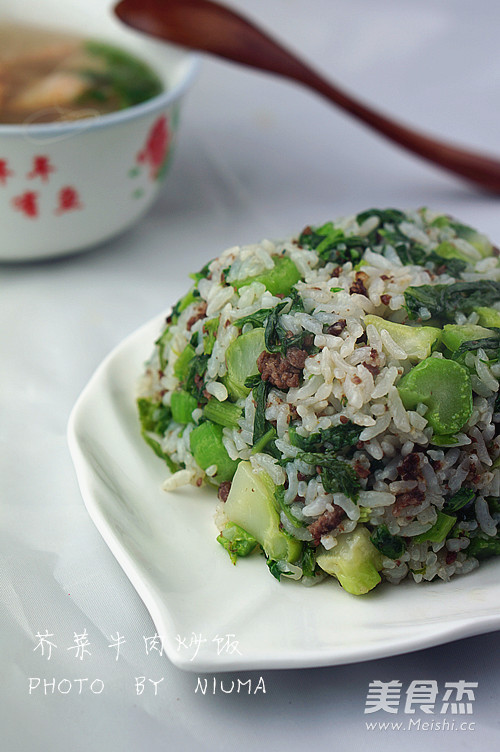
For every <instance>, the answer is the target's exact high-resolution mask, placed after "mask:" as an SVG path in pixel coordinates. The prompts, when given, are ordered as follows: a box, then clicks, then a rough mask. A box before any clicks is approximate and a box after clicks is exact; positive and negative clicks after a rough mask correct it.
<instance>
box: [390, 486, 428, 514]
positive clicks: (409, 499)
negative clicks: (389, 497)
mask: <svg viewBox="0 0 500 752" xmlns="http://www.w3.org/2000/svg"><path fill="white" fill-rule="evenodd" d="M424 498H425V494H424V492H423V491H420V490H419V489H418V488H415V489H414V490H413V491H407V492H406V493H402V494H399V496H398V497H397V498H396V501H395V502H394V504H393V505H392V513H393V515H394V517H402V516H404V515H405V514H406V512H405V510H406V508H407V507H416V506H418V504H421V503H422V501H423V500H424ZM411 514H413V512H412V511H411V510H408V515H411Z"/></svg>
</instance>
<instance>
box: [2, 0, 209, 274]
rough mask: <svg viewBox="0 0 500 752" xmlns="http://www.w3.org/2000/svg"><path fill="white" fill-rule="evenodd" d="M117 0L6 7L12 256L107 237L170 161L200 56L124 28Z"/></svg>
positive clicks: (8, 242) (6, 196)
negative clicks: (115, 12) (114, 7)
mask: <svg viewBox="0 0 500 752" xmlns="http://www.w3.org/2000/svg"><path fill="white" fill-rule="evenodd" d="M112 5H113V3H112V2H105V3H103V2H102V0H73V2H72V3H71V7H68V6H69V4H61V3H60V2H58V0H39V2H38V3H37V4H36V6H33V4H32V2H31V0H17V2H16V4H15V7H11V8H9V9H8V10H7V9H2V10H0V222H1V226H2V234H1V238H0V259H2V260H4V261H5V260H29V259H36V258H44V257H55V256H58V255H62V254H68V253H73V252H77V251H80V250H83V249H85V248H89V247H91V246H94V245H96V244H98V243H101V242H103V241H105V240H106V239H108V238H111V237H112V236H114V235H116V234H117V233H119V232H122V231H123V230H125V229H126V228H127V227H129V226H130V225H132V224H133V223H134V222H136V221H137V220H138V219H139V218H140V217H141V216H142V215H143V214H144V213H145V212H146V211H147V209H148V208H149V207H150V206H151V204H152V202H153V201H154V199H155V197H156V196H157V194H158V191H159V189H160V186H161V184H162V181H163V179H164V178H165V176H166V174H167V172H168V168H169V165H170V162H171V159H172V154H173V150H174V147H175V141H176V138H177V133H178V128H179V112H180V106H181V103H182V99H183V96H184V94H185V92H186V91H187V89H188V88H189V85H190V83H191V82H192V80H193V77H194V75H195V72H196V69H197V65H198V62H197V59H196V57H195V56H193V55H192V54H188V53H185V52H183V51H181V50H180V49H178V48H175V47H172V46H169V45H166V44H163V43H160V42H157V41H155V40H153V39H150V38H149V37H146V36H144V35H141V34H138V33H136V32H134V31H132V30H130V29H128V28H125V27H124V26H122V25H121V24H120V22H119V21H118V20H117V19H115V18H114V16H113V13H112ZM47 18H50V26H48V25H47ZM27 19H29V21H27ZM82 30H84V32H85V33H84V35H83V34H82Z"/></svg>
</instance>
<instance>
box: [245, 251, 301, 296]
mask: <svg viewBox="0 0 500 752" xmlns="http://www.w3.org/2000/svg"><path fill="white" fill-rule="evenodd" d="M299 279H300V272H299V270H298V269H297V267H296V266H295V264H294V263H293V261H292V260H291V259H289V258H288V257H287V256H277V257H276V258H275V259H274V267H273V268H272V269H269V270H268V271H265V272H262V274H258V275H257V276H256V277H248V278H247V279H243V280H238V281H237V282H234V283H233V284H234V287H236V289H237V290H239V288H240V287H243V286H244V285H249V284H250V283H251V282H261V283H262V284H263V285H265V287H266V290H269V292H270V293H271V294H272V295H286V294H287V293H289V292H290V290H291V288H292V287H293V286H294V285H295V284H296V283H297V282H298V281H299Z"/></svg>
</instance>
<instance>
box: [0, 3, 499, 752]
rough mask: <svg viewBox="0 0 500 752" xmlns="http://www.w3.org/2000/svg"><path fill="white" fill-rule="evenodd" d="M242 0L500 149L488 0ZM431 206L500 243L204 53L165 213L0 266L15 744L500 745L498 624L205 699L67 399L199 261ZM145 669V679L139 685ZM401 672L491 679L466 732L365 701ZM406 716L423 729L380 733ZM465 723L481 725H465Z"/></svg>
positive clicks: (460, 136) (7, 660) (342, 75)
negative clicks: (100, 499)
mask: <svg viewBox="0 0 500 752" xmlns="http://www.w3.org/2000/svg"><path fill="white" fill-rule="evenodd" d="M61 2H62V0H61ZM233 5H237V6H238V7H240V9H243V8H244V9H245V10H246V12H247V13H248V14H251V15H252V16H253V17H254V18H256V19H258V20H259V21H260V22H261V23H262V24H264V25H267V26H268V28H271V29H277V30H279V35H280V36H281V38H282V39H283V40H284V41H286V42H288V44H290V45H292V46H294V47H295V48H296V49H300V50H301V51H302V54H303V56H304V57H306V58H308V59H309V60H311V61H312V62H314V63H315V65H316V66H317V67H318V68H320V69H322V70H323V71H324V72H326V73H330V74H331V75H332V77H334V78H336V79H337V81H338V82H340V83H342V84H343V85H344V86H345V87H346V88H347V89H350V90H352V91H353V92H355V93H358V94H359V95H360V96H362V97H364V98H365V99H366V100H368V101H371V102H376V103H378V104H379V106H380V107H383V108H384V109H385V110H387V111H388V112H391V113H393V114H394V115H398V116H399V117H400V118H401V119H405V120H407V121H408V122H411V123H414V124H416V125H418V126H419V127H421V128H422V129H426V130H428V131H430V132H434V133H436V134H441V135H442V136H445V137H449V138H453V139H455V140H457V141H462V142H463V143H466V144H469V145H471V146H476V147H477V148H482V149H484V150H486V151H488V150H490V151H491V152H497V153H500V140H499V138H498V132H499V131H498V123H499V121H500V117H499V116H500V97H499V96H498V82H499V80H500V47H499V45H498V38H497V32H498V28H499V26H500V5H498V3H496V2H493V0H483V2H482V3H471V2H469V1H468V0H441V1H440V2H439V3H437V2H435V1H431V0H406V1H405V2H401V1H400V0H308V2H307V3H306V2H303V1H301V0H268V2H266V3H264V2H259V1H258V0H238V1H237V2H234V3H233ZM422 205H426V206H430V207H433V208H436V209H439V210H442V211H444V212H449V213H452V214H454V215H456V216H457V217H459V218H460V219H462V220H463V221H464V222H467V223H470V224H472V225H475V226H477V227H478V228H480V229H482V230H483V231H484V232H486V233H487V234H489V235H490V237H491V238H492V239H493V240H494V241H496V242H497V243H498V242H499V241H500V211H499V208H500V207H499V199H498V198H495V197H492V196H489V195H486V194H483V193H480V192H478V191H477V190H475V189H473V188H470V187H468V186H466V185H465V184H462V183H460V182H459V181H457V180H455V179H454V178H451V177H448V176H446V175H445V174H444V173H442V172H440V171H438V170H437V169H435V168H432V167H431V166H427V165H425V164H424V163H422V162H420V161H418V160H416V159H415V158H413V157H411V156H409V155H406V154H405V153H403V152H402V151H401V150H399V149H398V148H396V147H393V146H392V145H390V144H388V143H386V142H385V141H383V140H382V139H381V138H380V137H378V136H376V135H375V134H372V133H371V132H369V131H368V130H367V129H366V128H364V127H362V126H360V125H358V124H356V123H355V122H354V121H353V120H351V119H350V118H348V117H347V116H345V115H343V114H341V113H340V112H338V111H335V110H333V109H332V108H331V107H329V106H328V105H327V104H325V103H323V102H322V101H321V100H320V99H319V98H318V97H316V96H315V95H313V94H311V93H309V92H306V91H304V90H300V89H299V88H298V87H295V86H293V85H291V84H289V83H285V82H283V81H280V80H278V79H276V78H273V77H270V76H266V75H265V74H261V73H254V72H250V71H248V70H243V69H241V68H237V67H236V66H232V65H229V64H225V63H222V62H217V61H214V60H213V59H212V60H208V59H205V60H204V62H203V66H202V70H201V73H200V75H199V78H198V80H197V81H196V84H195V86H194V88H193V90H192V91H191V93H190V95H189V98H188V101H187V102H186V106H185V108H184V112H183V128H182V134H181V138H180V141H179V145H178V152H177V155H176V159H175V162H174V165H173V168H172V172H171V174H170V176H169V178H168V180H167V182H166V183H165V185H164V187H163V189H162V193H161V196H160V198H159V200H158V201H157V203H156V204H155V206H154V208H153V209H152V210H151V211H150V213H149V214H148V216H147V217H146V218H145V219H144V220H143V221H142V222H141V223H140V224H138V225H137V226H136V227H135V228H134V229H133V230H131V231H130V232H128V233H127V234H125V235H123V236H122V237H119V238H117V239H115V240H113V241H112V242H110V243H108V244H107V245H105V246H103V247H100V248H98V249H94V250H91V251H89V252H87V253H85V254H81V255H78V256H74V257H68V258H65V259H60V260H57V261H51V262H40V263H30V264H24V265H13V264H12V265H3V266H0V286H1V290H0V306H1V319H0V322H1V323H0V337H1V350H0V352H1V361H0V362H1V366H0V369H1V376H0V379H1V381H0V400H1V410H2V417H1V422H0V436H1V450H0V483H1V508H0V747H1V749H2V750H5V752H34V751H35V750H36V751H37V752H63V750H64V752H67V751H69V750H71V752H80V750H93V751H95V752H101V751H102V752H104V751H106V752H132V750H134V751H135V750H147V751H148V752H149V751H151V752H160V750H161V751H162V752H163V750H181V751H184V750H186V751H187V752H191V750H193V752H194V751H196V750H207V751H208V752H211V751H212V750H224V751H226V750H228V751H229V750H238V752H246V751H247V750H254V749H262V750H264V749H269V750H272V749H286V750H290V752H295V751H296V750H297V751H298V750H302V749H304V748H306V747H309V746H311V745H314V747H315V748H317V749H320V748H327V749H339V750H355V749H360V748H362V747H364V746H365V745H371V746H372V748H374V749H376V750H384V752H388V751H390V750H409V749H422V748H424V745H425V748H426V749H428V750H452V749H453V750H461V749H464V750H465V749H480V748H481V746H486V745H489V746H490V748H493V745H494V744H495V743H496V746H498V741H499V740H500V729H499V714H498V700H499V692H498V679H499V671H500V651H499V650H498V637H499V634H498V632H497V633H490V634H486V635H481V636H476V637H472V638H468V639H465V640H461V641H458V642H454V643H450V644H447V645H442V646H439V647H435V648H432V649H429V650H422V651H420V652H415V653H411V654H407V655H403V656H397V657H392V658H387V659H384V660H376V661H369V662H365V663H358V664H354V665H350V666H349V665H344V666H340V667H331V668H323V669H311V670H300V671H291V670H290V671H266V672H258V671H256V672H244V673H239V674H234V675H228V674H224V675H222V676H221V675H219V674H217V675H216V674H208V675H206V674H204V675H202V676H201V677H200V678H201V679H203V680H204V679H208V685H207V686H208V689H207V692H206V694H202V693H201V692H200V690H199V688H198V691H196V687H197V683H198V675H197V674H196V673H188V672H183V671H181V670H179V669H177V668H175V667H174V666H172V665H171V664H170V663H169V661H168V659H167V658H166V657H165V656H161V655H160V654H159V653H158V652H157V651H154V650H151V651H149V653H148V652H147V651H146V649H145V648H146V642H145V639H144V638H145V637H148V636H152V635H153V634H154V626H153V624H152V621H151V618H150V616H149V614H148V612H147V611H146V609H145V607H144V605H143V604H142V602H141V600H140V599H139V597H138V596H137V594H136V593H135V591H134V589H133V587H132V586H131V584H130V583H129V581H128V580H127V578H126V576H125V575H124V574H123V572H122V570H121V569H120V567H119V566H118V564H117V563H116V561H115V559H114V558H113V556H112V555H111V553H110V552H109V550H108V548H107V547H106V545H105V543H104V542H103V540H102V539H101V537H100V535H99V534H98V532H97V530H96V529H95V527H94V525H93V523H92V521H91V520H90V518H89V517H88V514H87V512H86V510H85V508H84V506H83V503H82V499H81V495H80V492H79V488H78V485H77V482H76V478H75V474H74V470H73V466H72V463H71V459H70V456H69V452H68V446H67V441H66V424H67V420H68V416H69V413H70V410H71V408H72V406H73V404H74V402H75V400H76V398H77V397H78V395H79V393H80V391H81V390H82V388H83V387H84V386H85V384H86V382H87V381H88V379H89V377H90V376H91V374H92V372H93V371H94V369H95V368H96V367H97V365H98V364H99V363H100V361H101V360H102V359H103V358H104V356H105V355H106V354H107V353H108V351H109V350H110V349H111V348H112V347H114V346H115V345H116V344H118V343H119V342H120V341H121V340H122V338H124V337H125V336H126V335H127V334H129V333H130V332H132V331H133V330H134V329H136V328H137V327H138V326H139V325H141V324H142V323H143V322H145V321H146V320H148V319H149V318H151V317H152V316H154V315H155V314H156V313H158V312H159V311H161V310H163V309H164V308H166V307H167V306H168V305H170V304H171V303H173V302H175V300H176V299H177V298H178V297H179V295H180V294H181V292H182V291H184V290H185V289H187V286H188V278H187V275H188V273H189V272H190V271H193V270H197V269H198V268H200V267H201V266H203V264H204V263H205V262H206V261H207V260H208V259H210V258H212V257H213V256H215V255H217V254H218V253H219V252H220V251H222V250H223V249H224V248H226V247H228V246H231V245H234V244H239V243H245V242H253V241H256V240H260V239H262V238H264V237H271V238H279V237H283V236H285V235H288V234H291V233H293V232H296V231H299V230H300V229H301V228H302V227H303V226H304V225H305V224H307V223H318V222H323V221H326V220H327V219H330V218H335V217H337V216H340V215H342V214H345V213H350V212H356V211H359V210H362V209H365V208H369V207H372V206H377V207H387V206H396V207H403V208H412V207H418V206H422ZM0 242H2V240H1V228H0ZM443 587H446V585H443ZM389 618H390V617H389ZM84 631H86V633H87V635H88V642H89V645H88V646H87V650H88V653H85V654H84V655H83V659H80V658H79V656H78V654H77V652H76V651H75V650H71V649H68V648H71V646H73V645H75V643H74V635H75V633H76V634H82V633H84ZM47 632H48V633H49V634H52V635H53V637H51V638H50V640H51V641H52V642H53V643H54V645H55V646H56V647H54V648H53V649H52V654H51V657H50V660H49V659H48V653H47V650H46V651H45V655H42V654H41V650H40V649H38V650H35V647H36V645H37V642H38V641H37V639H36V635H37V633H41V634H45V633H47ZM117 633H119V635H121V636H123V637H124V638H125V640H126V642H125V643H124V644H123V645H122V647H121V651H120V655H119V660H115V653H116V651H114V650H113V649H112V648H109V647H108V646H109V645H110V644H112V641H113V637H114V636H116V635H117ZM46 647H47V646H46ZM137 677H145V681H144V687H143V688H144V691H143V692H142V693H140V691H141V681H140V680H139V682H138V684H137ZM30 678H31V679H32V692H31V694H30V691H29V687H30ZM36 678H39V679H40V682H41V683H40V686H39V688H38V689H37V688H35V687H34V685H35V684H36V681H35V680H36ZM248 678H251V679H252V681H253V689H252V694H251V695H250V696H249V695H248V690H247V689H245V690H242V691H241V692H240V693H237V692H236V690H234V691H233V692H227V690H228V689H229V688H230V686H231V680H236V681H237V680H238V679H240V680H241V681H245V680H247V679H248ZM86 679H87V680H88V681H84V680H86ZM221 679H222V681H223V687H224V689H226V692H224V691H223V690H222V689H221V685H220V681H221ZM393 679H397V680H399V681H400V682H401V684H402V692H403V694H404V692H405V691H406V690H407V689H408V688H409V687H410V685H411V682H413V681H416V680H426V681H435V682H437V684H438V686H439V690H440V693H441V695H442V693H443V691H444V685H445V683H446V682H456V681H458V680H461V679H462V680H465V681H467V682H477V688H476V689H475V700H474V703H473V707H472V711H473V712H472V713H470V714H468V715H464V714H458V711H457V712H456V713H455V715H453V716H447V717H448V719H449V720H453V719H455V722H456V728H455V729H451V728H447V727H446V726H445V728H444V729H440V728H439V727H437V728H436V726H435V725H434V727H433V726H432V725H430V726H428V727H427V728H425V726H424V725H423V724H424V722H425V721H427V722H430V721H432V720H434V724H435V723H436V721H438V720H440V718H439V713H437V714H435V715H434V716H433V715H430V714H425V713H423V712H421V711H420V710H419V709H417V712H416V713H415V714H414V715H410V714H409V713H405V712H404V710H403V706H401V708H400V710H399V713H398V714H397V715H394V714H392V715H391V714H389V713H387V712H378V713H374V714H371V715H367V714H364V708H365V702H366V697H367V692H368V688H369V684H370V682H373V681H375V680H380V681H383V682H388V681H390V680H393ZM44 680H45V681H46V682H48V683H47V684H46V688H45V690H43V689H41V688H43V682H44ZM53 680H54V681H55V685H54V692H53V691H52V685H51V684H50V682H51V681H53ZM214 681H215V691H214ZM259 681H260V688H261V689H260V690H257V687H258V686H259ZM61 682H62V683H61ZM70 682H71V684H70ZM153 682H160V683H159V684H157V694H156V695H155V694H154V689H155V685H154V684H153ZM92 683H93V684H92ZM101 683H102V684H101ZM91 684H92V688H93V690H91V688H90V685H91ZM137 686H138V687H139V689H137ZM262 686H264V687H265V693H264V692H263V691H262ZM68 687H71V689H70V691H68ZM101 687H103V689H102V691H99V690H101ZM80 688H81V691H80ZM254 690H257V691H256V692H255V694H254V693H253V692H254ZM441 718H442V716H441ZM410 719H413V720H414V723H413V725H412V729H411V730H407V731H403V730H397V729H396V728H394V729H390V728H389V729H387V730H383V728H381V727H378V728H375V729H371V730H370V729H368V728H367V727H366V723H367V721H374V722H375V721H377V722H387V721H388V722H391V721H394V722H398V721H400V722H402V725H403V726H408V723H409V721H410ZM418 719H420V728H418V724H415V720H418ZM464 722H466V723H467V724H471V723H472V727H470V726H468V727H467V728H466V729H461V728H459V726H460V724H462V723H464ZM480 745H481V746H480Z"/></svg>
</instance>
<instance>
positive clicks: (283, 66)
mask: <svg viewBox="0 0 500 752" xmlns="http://www.w3.org/2000/svg"><path fill="white" fill-rule="evenodd" d="M115 13H116V15H117V16H118V18H120V19H121V20H122V21H123V22H124V23H126V24H127V25H128V26H132V27H133V28H135V29H138V30H140V31H143V32H146V33H148V34H151V35H152V36H155V37H159V38H160V39H166V40H168V41H169V42H173V43H174V44H178V45H181V46H183V47H188V48H190V49H193V50H201V51H203V52H209V53H211V54H213V55H217V56H219V57H222V58H227V59H229V60H232V61H233V62H236V63H242V64H244V65H249V66H251V67H252V68H260V69H262V70H265V71H270V72H272V73H277V74H279V75H281V76H285V77H286V78H289V79H292V80H294V81H298V82H300V83H302V84H304V85H305V86H308V87H309V88H311V89H313V90H315V91H316V92H318V93H319V94H321V95H322V96H323V97H325V98H326V99H328V100H329V101H330V102H333V103H334V104H336V105H337V106H338V107H340V108H342V109H343V110H346V111H347V112H349V113H350V114H351V115H353V116H354V117H355V118H357V119H358V120H361V121H362V122H363V123H365V124H366V125H368V126H370V127H371V128H373V129H374V130H375V131H378V132H379V133H381V134H382V135H384V136H385V137H386V138H388V139H390V140H391V141H395V142H396V143H398V144H399V145H400V146H402V147H403V148H405V149H406V150H407V151H410V152H413V153H415V154H418V155H419V156H420V157H423V158H424V159H426V160H428V161H429V162H432V163H434V164H437V165H439V166H441V167H443V168H444V169H445V170H448V171H449V172H453V173H455V174H457V175H460V176H461V177H463V178H465V179H466V180H468V181H470V182H473V183H476V184H477V185H480V186H481V187H482V188H486V189H487V190H489V191H492V192H494V193H500V161H499V160H497V159H494V158H492V157H488V156H485V155H481V154H477V153H475V152H472V151H468V150H466V149H462V148H459V147H457V146H453V145H452V144H448V143H446V142H444V141H439V140H437V139H434V138H431V137H429V136H426V135H423V134H421V133H418V132H417V131H415V130H413V129H412V128H408V127H406V126H405V125H401V124H400V123H398V122H396V121H395V120H392V119H391V118H389V117H386V116H385V115H382V114H381V113H379V112H377V111H376V110H373V109H372V108H371V107H367V106H366V105H364V104H362V103H361V102H360V101H358V100H357V99H355V98H354V97H352V96H351V95H350V94H347V93H346V92H345V91H342V90H341V89H339V88H338V87H337V86H336V85H334V84H332V83H330V82H329V81H327V80H326V79H325V78H323V77H322V76H321V75H319V74H318V73H316V72H315V71H314V70H313V69H312V68H311V67H310V66H309V65H307V64H306V63H304V62H302V61H301V60H300V59H299V58H298V57H297V56H296V55H294V54H293V53H291V52H289V51H288V50H286V49H285V48H284V47H283V46H282V45H281V44H279V43H278V42H276V41H275V40H274V39H272V38H271V37H270V36H269V35H268V34H266V33H265V32H263V31H261V30H260V29H259V28H257V27H256V26H255V25H254V24H253V23H251V22H250V21H248V20H247V19H245V18H244V17H242V16H241V15H239V14H238V13H235V12H234V11H232V10H230V9H229V8H226V7H224V6H222V5H219V4H218V3H217V2H213V1H212V0H121V2H119V3H118V4H117V6H116V7H115Z"/></svg>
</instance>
